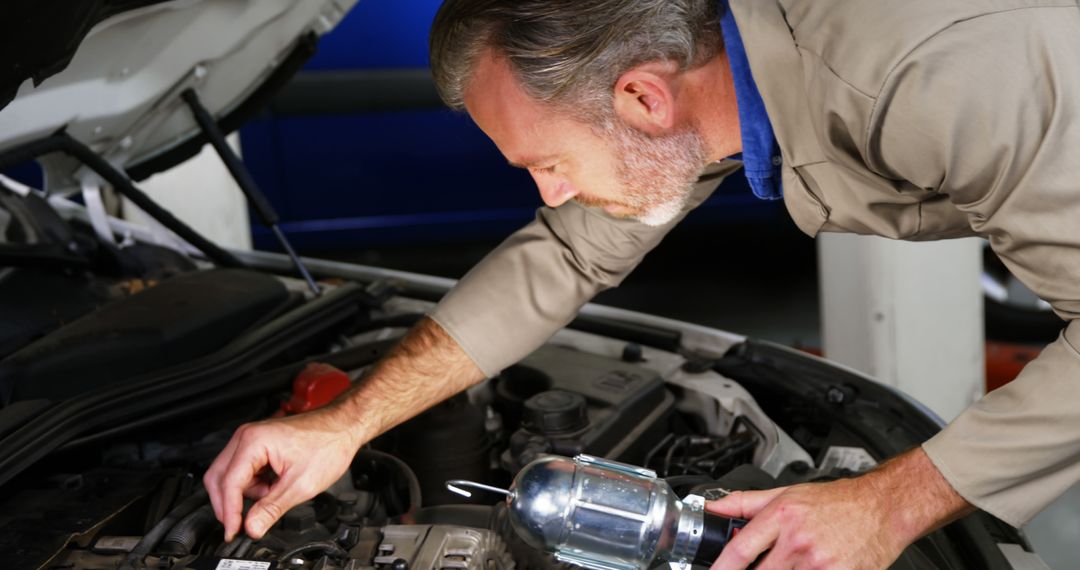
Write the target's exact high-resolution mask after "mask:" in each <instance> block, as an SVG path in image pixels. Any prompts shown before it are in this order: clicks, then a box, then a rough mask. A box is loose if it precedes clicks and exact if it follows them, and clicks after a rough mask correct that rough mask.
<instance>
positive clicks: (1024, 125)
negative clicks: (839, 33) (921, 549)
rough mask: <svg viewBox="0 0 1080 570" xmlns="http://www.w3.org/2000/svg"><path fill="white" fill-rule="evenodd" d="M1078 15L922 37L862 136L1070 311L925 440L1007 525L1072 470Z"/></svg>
mask: <svg viewBox="0 0 1080 570" xmlns="http://www.w3.org/2000/svg"><path fill="white" fill-rule="evenodd" d="M1078 16H1080V14H1078V12H1077V10H1076V6H1075V4H1072V6H1071V7H1070V8H1045V7H1044V8H1028V9H1021V10H1013V11H1009V12H1004V13H999V14H992V15H986V16H981V17H978V18H975V19H972V20H967V21H964V22H959V23H956V24H953V25H952V26H951V27H950V28H948V29H947V30H945V31H943V32H941V33H940V34H938V35H936V36H935V37H933V38H931V39H929V40H927V41H926V42H925V43H924V44H922V45H921V46H920V47H919V48H918V49H916V50H915V51H914V52H913V53H911V54H910V55H909V56H908V57H907V58H906V59H904V61H903V62H902V63H901V64H900V65H899V66H898V67H897V68H896V69H895V70H894V71H893V72H892V74H891V76H890V78H889V80H888V81H887V82H886V84H885V85H884V88H883V90H882V92H881V93H880V96H879V98H878V101H877V105H876V108H875V109H876V110H875V116H874V117H872V120H871V122H870V131H869V134H870V136H869V137H868V139H867V147H866V149H865V153H866V159H867V162H868V164H871V166H872V167H874V168H876V169H877V170H878V171H879V172H880V173H882V174H883V175H885V176H889V177H895V178H897V179H902V180H906V181H909V182H912V183H914V184H916V185H917V186H919V187H921V188H923V189H925V191H926V192H936V193H942V194H947V195H948V196H949V199H950V200H951V202H952V203H953V204H954V205H955V206H956V207H957V208H959V209H960V210H961V211H962V212H964V213H965V215H966V217H967V219H968V221H969V223H970V225H971V227H972V228H973V229H974V230H975V231H976V232H977V233H979V234H980V235H982V236H984V237H986V238H987V239H988V240H989V241H990V244H991V246H992V247H993V249H994V251H995V252H996V253H997V254H998V256H999V257H1000V258H1001V259H1002V260H1003V261H1004V262H1005V264H1006V265H1007V266H1008V268H1009V269H1010V271H1012V273H1013V274H1014V275H1015V276H1016V277H1017V278H1019V279H1020V280H1021V281H1022V282H1023V283H1025V284H1026V285H1027V286H1028V287H1030V288H1031V289H1032V290H1033V291H1034V292H1035V293H1037V294H1038V295H1039V296H1040V297H1042V298H1043V299H1045V300H1047V301H1048V302H1050V304H1051V305H1052V306H1053V308H1054V311H1055V312H1056V313H1057V314H1058V315H1059V316H1061V317H1062V318H1063V319H1065V320H1066V322H1067V325H1066V327H1065V329H1064V330H1063V331H1062V334H1061V336H1060V337H1059V338H1058V340H1057V341H1056V342H1054V343H1053V344H1051V345H1049V346H1048V347H1046V349H1045V350H1044V351H1043V352H1042V354H1041V355H1040V356H1039V357H1038V358H1037V359H1036V360H1034V361H1033V362H1031V363H1030V364H1029V365H1028V366H1027V367H1026V368H1025V369H1024V370H1023V372H1022V374H1020V376H1019V377H1018V378H1017V379H1016V380H1014V381H1013V382H1012V383H1010V384H1008V385H1006V386H1005V387H1003V388H1000V389H998V390H995V391H994V392H992V393H990V394H988V395H986V396H985V397H984V398H983V399H982V400H980V401H979V402H977V403H975V404H974V405H972V406H971V407H970V408H969V409H967V410H966V411H965V412H963V413H962V414H961V415H960V416H959V417H958V418H957V419H956V420H955V421H953V422H952V423H951V424H950V425H948V426H947V427H946V428H945V429H944V430H943V431H942V432H940V433H939V434H938V435H936V436H935V437H933V438H932V439H930V440H929V441H927V442H925V443H924V444H923V449H924V450H925V451H926V453H927V455H929V457H930V459H931V460H932V461H933V462H934V464H935V465H936V466H937V467H938V469H939V470H940V471H941V473H942V474H943V475H944V477H945V478H946V479H947V480H948V481H949V483H950V484H951V485H952V486H953V487H954V488H955V489H956V491H957V492H959V493H960V495H962V496H963V497H964V498H965V499H967V500H968V501H969V502H971V503H972V504H974V505H975V506H977V507H979V508H981V509H983V510H985V511H987V512H990V513H991V514H993V515H995V516H997V517H999V518H1000V519H1002V520H1004V521H1006V522H1008V523H1010V524H1012V525H1015V526H1020V525H1022V524H1024V523H1026V522H1027V521H1028V520H1030V519H1031V518H1032V517H1033V516H1034V515H1035V514H1036V513H1038V512H1039V511H1040V510H1042V509H1043V508H1045V507H1046V506H1047V505H1048V504H1049V503H1050V502H1051V501H1053V500H1054V499H1055V498H1056V497H1057V496H1059V495H1060V494H1062V493H1063V492H1064V491H1065V490H1067V489H1068V488H1069V487H1070V486H1071V485H1073V484H1075V483H1076V482H1077V481H1080V353H1078V352H1077V349H1078V347H1080V323H1078V321H1077V317H1078V316H1080V158H1078V156H1077V153H1078V152H1080V151H1078V149H1080V65H1077V62H1078V61H1080V42H1078V41H1077V38H1080V17H1078ZM926 294H927V295H933V294H934V292H933V291H927V292H926Z"/></svg>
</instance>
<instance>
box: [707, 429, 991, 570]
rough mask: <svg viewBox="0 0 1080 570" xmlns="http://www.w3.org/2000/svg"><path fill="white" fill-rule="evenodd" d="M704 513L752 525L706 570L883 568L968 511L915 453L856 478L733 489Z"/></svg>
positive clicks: (923, 457) (918, 452)
mask: <svg viewBox="0 0 1080 570" xmlns="http://www.w3.org/2000/svg"><path fill="white" fill-rule="evenodd" d="M706 508H707V509H708V510H709V511H711V512H713V513H716V514H719V515H723V516H727V517H736V518H744V519H750V522H749V523H748V524H747V525H746V527H745V528H743V529H742V531H740V532H739V534H738V535H736V537H735V538H734V539H733V540H732V541H731V542H730V543H729V544H728V545H727V546H726V547H725V548H724V550H723V552H721V553H720V558H718V559H717V560H716V562H715V563H714V564H713V566H712V570H735V569H742V568H747V567H749V566H750V565H751V564H753V563H754V562H755V561H758V566H756V568H761V569H763V570H765V569H769V568H785V569H786V568H859V569H862V568H867V569H870V568H887V567H888V566H889V565H890V564H891V563H892V562H894V561H895V560H896V559H897V558H898V557H899V556H900V554H901V553H902V552H903V551H904V548H906V547H907V546H908V545H909V544H911V543H912V542H914V541H915V540H916V539H918V538H919V537H921V536H923V535H924V534H926V533H928V532H930V531H931V530H934V529H936V528H938V527H940V526H942V525H944V524H946V523H948V522H949V521H951V520H954V519H956V518H959V517H960V516H962V515H964V514H967V513H969V512H971V511H973V510H974V508H973V507H972V506H971V505H969V504H968V503H967V502H966V501H965V500H964V499H963V498H962V497H960V495H958V494H957V493H956V491H954V490H953V489H952V487H951V486H949V483H948V482H947V481H945V479H944V478H943V477H942V476H941V474H940V473H939V472H938V471H937V469H936V468H935V467H934V465H933V464H932V463H931V462H930V459H929V458H928V457H927V456H926V454H925V453H924V452H923V451H922V449H915V450H912V451H910V452H908V453H905V454H904V455H901V456H899V457H897V458H896V459H894V460H892V461H890V462H888V463H886V464H885V465H883V466H882V467H881V468H879V469H877V470H875V471H872V472H870V473H868V474H866V475H863V476H862V477H857V478H854V479H841V480H838V481H832V482H829V483H809V484H804V485H795V486H792V487H785V488H780V489H772V490H769V491H747V492H740V491H736V492H735V493H732V494H731V495H730V496H728V497H725V498H723V499H720V500H719V501H713V502H710V503H708V504H707V505H706Z"/></svg>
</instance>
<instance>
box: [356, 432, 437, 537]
mask: <svg viewBox="0 0 1080 570" xmlns="http://www.w3.org/2000/svg"><path fill="white" fill-rule="evenodd" d="M356 459H370V460H372V461H386V462H388V463H391V464H393V465H394V466H395V467H397V469H398V471H400V472H401V474H402V476H404V477H405V481H406V483H407V484H408V487H409V506H408V508H406V509H405V512H404V513H402V515H401V520H402V522H406V523H411V522H412V519H413V516H414V515H415V514H416V511H418V510H420V506H421V499H422V497H421V495H420V480H419V479H417V477H416V473H414V472H413V470H412V468H411V467H409V466H408V465H407V464H406V463H405V462H404V461H402V460H400V459H398V458H397V457H394V456H393V455H390V454H389V453H383V452H381V451H376V450H374V449H361V450H360V452H359V453H357V454H356Z"/></svg>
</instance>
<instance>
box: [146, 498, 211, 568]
mask: <svg viewBox="0 0 1080 570" xmlns="http://www.w3.org/2000/svg"><path fill="white" fill-rule="evenodd" d="M215 520H217V519H216V518H214V510H213V509H212V508H211V507H210V505H203V506H202V507H199V508H198V509H195V511H194V512H192V513H191V514H189V515H188V516H186V517H184V518H183V519H181V520H180V522H178V523H176V526H174V527H173V528H172V530H170V531H169V534H167V535H166V536H165V540H164V541H163V542H162V543H161V549H160V550H161V551H162V552H164V553H166V554H171V555H173V556H187V555H188V554H191V551H192V550H193V549H194V548H195V545H196V544H198V542H199V535H201V534H203V532H204V531H206V529H207V528H208V527H209V526H210V525H211V524H213V523H214V521H215Z"/></svg>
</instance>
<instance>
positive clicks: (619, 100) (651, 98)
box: [613, 63, 676, 135]
mask: <svg viewBox="0 0 1080 570" xmlns="http://www.w3.org/2000/svg"><path fill="white" fill-rule="evenodd" d="M669 67H670V66H669V65H668V64H666V63H646V64H643V65H639V66H637V67H635V68H633V69H631V70H629V71H627V72H626V73H624V74H622V76H621V77H619V80H618V81H617V82H615V96H614V100H613V105H614V108H615V114H616V115H618V116H619V117H620V118H621V119H622V120H623V121H626V123H627V124H629V125H630V126H632V127H634V128H636V129H638V130H640V131H642V132H645V133H648V134H650V135H657V134H661V133H663V132H665V131H668V130H670V129H671V128H672V127H674V126H675V78H676V73H675V72H674V71H673V70H671V69H669Z"/></svg>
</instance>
